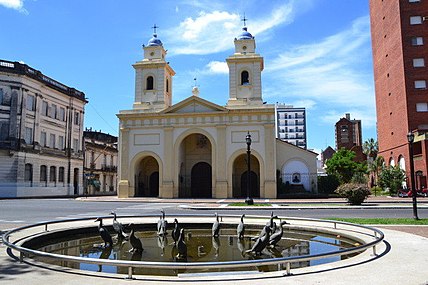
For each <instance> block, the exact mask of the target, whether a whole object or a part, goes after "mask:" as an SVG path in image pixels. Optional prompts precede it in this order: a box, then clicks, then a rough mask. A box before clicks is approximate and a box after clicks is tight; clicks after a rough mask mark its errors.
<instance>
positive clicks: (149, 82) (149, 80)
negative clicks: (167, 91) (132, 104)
mask: <svg viewBox="0 0 428 285" xmlns="http://www.w3.org/2000/svg"><path fill="white" fill-rule="evenodd" d="M146 89H147V90H153V76H149V77H147V79H146Z"/></svg>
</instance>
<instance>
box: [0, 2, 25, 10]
mask: <svg viewBox="0 0 428 285" xmlns="http://www.w3.org/2000/svg"><path fill="white" fill-rule="evenodd" d="M0 5H2V6H4V7H6V8H10V9H15V10H18V11H19V12H21V13H28V12H27V10H25V9H24V0H0Z"/></svg>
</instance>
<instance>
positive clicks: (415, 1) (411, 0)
mask: <svg viewBox="0 0 428 285" xmlns="http://www.w3.org/2000/svg"><path fill="white" fill-rule="evenodd" d="M417 2H421V0H409V3H417Z"/></svg>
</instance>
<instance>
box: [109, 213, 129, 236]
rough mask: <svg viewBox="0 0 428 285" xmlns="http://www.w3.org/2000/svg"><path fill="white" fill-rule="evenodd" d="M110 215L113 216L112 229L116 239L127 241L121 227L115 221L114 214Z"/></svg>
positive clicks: (115, 216)
mask: <svg viewBox="0 0 428 285" xmlns="http://www.w3.org/2000/svg"><path fill="white" fill-rule="evenodd" d="M110 214H111V215H113V229H114V231H115V232H116V233H117V239H118V240H124V239H125V240H126V239H128V235H127V234H125V231H124V230H123V225H122V224H121V223H120V222H119V221H118V220H117V215H116V212H115V211H112V212H111V213H110Z"/></svg>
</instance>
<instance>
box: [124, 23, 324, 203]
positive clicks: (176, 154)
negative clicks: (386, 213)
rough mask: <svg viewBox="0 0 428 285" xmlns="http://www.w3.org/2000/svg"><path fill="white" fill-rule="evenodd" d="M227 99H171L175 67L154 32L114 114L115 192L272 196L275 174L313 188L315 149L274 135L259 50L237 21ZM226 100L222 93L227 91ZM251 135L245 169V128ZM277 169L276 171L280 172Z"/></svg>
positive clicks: (196, 96)
mask: <svg viewBox="0 0 428 285" xmlns="http://www.w3.org/2000/svg"><path fill="white" fill-rule="evenodd" d="M234 43H235V53H234V54H233V55H231V56H229V57H228V58H227V59H226V61H227V64H228V67H229V98H228V101H227V104H226V105H225V106H220V105H217V104H214V103H212V102H210V101H207V100H205V99H203V98H201V97H200V96H199V90H198V88H197V87H194V88H193V90H192V95H191V96H190V97H188V98H187V99H185V100H183V101H181V102H178V103H176V104H174V105H172V95H173V92H172V91H173V90H172V80H173V76H174V75H175V72H174V70H173V69H172V68H171V66H170V65H169V63H168V62H167V61H166V60H165V56H166V50H165V49H164V47H163V44H162V42H161V41H160V40H159V39H158V38H157V35H156V34H154V36H153V38H152V39H151V40H150V41H149V43H148V45H147V46H144V47H143V49H144V59H143V60H141V61H139V62H137V63H135V64H134V65H133V66H134V68H135V71H136V77H135V100H134V104H133V108H132V109H131V110H122V111H120V112H119V114H118V115H117V116H118V118H119V125H120V133H119V160H120V161H119V185H118V196H119V198H125V197H138V196H143V197H160V198H238V197H239V198H240V197H246V193H247V192H246V191H247V188H246V185H247V179H248V177H249V178H250V185H251V190H250V191H251V197H253V198H257V197H260V198H277V196H278V193H277V179H278V178H279V177H281V180H282V181H283V182H284V183H286V182H288V184H289V185H298V186H299V187H301V188H302V189H304V190H305V191H307V192H316V191H317V189H316V185H317V180H316V179H317V178H316V175H314V174H316V156H317V154H316V153H314V152H311V151H308V150H305V149H301V148H299V147H296V146H294V145H292V144H289V143H286V142H282V141H280V140H277V139H276V138H275V106H274V105H270V104H263V100H262V81H261V72H262V70H263V57H261V56H260V55H259V54H257V53H256V51H255V48H256V44H255V40H254V37H253V36H252V35H251V34H250V33H249V32H248V31H247V29H246V27H244V28H243V31H242V33H241V34H240V35H239V36H238V38H236V39H235V41H234ZM225 99H226V98H225ZM247 133H250V134H251V139H252V143H251V159H250V162H251V164H250V165H251V171H250V175H248V173H247V154H246V148H247V145H246V141H245V138H246V135H247ZM278 174H279V175H278Z"/></svg>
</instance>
